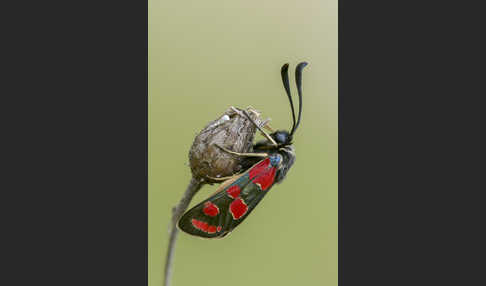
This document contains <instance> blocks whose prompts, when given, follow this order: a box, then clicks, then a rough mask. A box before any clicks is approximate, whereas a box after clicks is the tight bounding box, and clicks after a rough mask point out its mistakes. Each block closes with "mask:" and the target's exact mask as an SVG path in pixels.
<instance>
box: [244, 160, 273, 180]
mask: <svg viewBox="0 0 486 286" xmlns="http://www.w3.org/2000/svg"><path fill="white" fill-rule="evenodd" d="M268 166H270V159H269V158H266V159H264V160H263V161H261V162H260V163H258V164H256V165H255V166H254V167H253V168H251V169H250V172H249V173H250V179H253V178H254V177H256V176H258V175H259V174H260V173H261V172H264V171H265V170H266V169H268Z"/></svg>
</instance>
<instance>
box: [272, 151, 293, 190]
mask: <svg viewBox="0 0 486 286" xmlns="http://www.w3.org/2000/svg"><path fill="white" fill-rule="evenodd" d="M274 155H278V156H279V157H280V158H281V160H280V164H279V165H278V167H277V176H276V178H275V182H276V183H279V182H280V181H282V180H283V179H284V178H285V175H287V172H288V171H289V169H290V167H292V165H293V164H294V162H295V149H294V147H293V146H292V145H286V146H284V147H280V148H279V149H278V151H277V152H276V153H274V154H272V156H274Z"/></svg>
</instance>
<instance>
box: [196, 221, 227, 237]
mask: <svg viewBox="0 0 486 286" xmlns="http://www.w3.org/2000/svg"><path fill="white" fill-rule="evenodd" d="M191 223H192V225H193V226H194V227H195V228H196V229H199V230H200V231H204V232H206V233H209V234H213V233H216V232H220V231H221V229H222V227H221V226H220V225H219V226H217V227H216V226H214V225H209V224H208V223H207V222H203V221H200V220H197V219H195V218H193V219H192V220H191Z"/></svg>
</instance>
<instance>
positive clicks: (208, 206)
mask: <svg viewBox="0 0 486 286" xmlns="http://www.w3.org/2000/svg"><path fill="white" fill-rule="evenodd" d="M203 212H204V214H206V215H208V216H217V215H218V214H219V208H218V206H217V205H215V204H213V203H212V202H209V201H208V202H206V203H205V204H204V208H203Z"/></svg>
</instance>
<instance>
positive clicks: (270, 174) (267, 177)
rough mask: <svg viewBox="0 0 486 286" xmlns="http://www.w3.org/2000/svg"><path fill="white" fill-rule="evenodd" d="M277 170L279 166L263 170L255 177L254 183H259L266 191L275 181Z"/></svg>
mask: <svg viewBox="0 0 486 286" xmlns="http://www.w3.org/2000/svg"><path fill="white" fill-rule="evenodd" d="M276 171H277V168H275V167H272V168H270V169H266V170H263V171H262V172H261V173H260V174H259V175H257V176H256V177H255V179H254V180H253V183H255V184H259V185H260V187H261V188H262V191H265V190H266V189H268V188H269V187H270V186H271V185H272V184H273V181H274V180H275V172H276Z"/></svg>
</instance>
